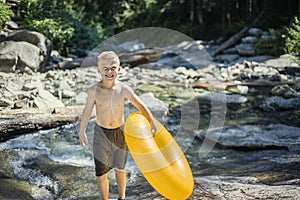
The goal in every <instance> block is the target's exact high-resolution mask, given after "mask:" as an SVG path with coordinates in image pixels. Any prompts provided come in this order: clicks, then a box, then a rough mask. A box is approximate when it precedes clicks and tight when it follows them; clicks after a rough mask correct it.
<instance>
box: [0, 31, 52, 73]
mask: <svg viewBox="0 0 300 200" xmlns="http://www.w3.org/2000/svg"><path fill="white" fill-rule="evenodd" d="M4 41H13V42H27V43H30V44H32V45H33V46H35V47H37V48H38V49H39V54H38V55H39V56H40V57H41V58H40V60H41V62H40V64H39V65H38V66H35V67H34V68H38V69H37V70H39V68H40V67H44V66H46V64H47V62H48V61H49V58H50V53H51V51H52V49H53V45H52V42H51V41H50V40H49V39H48V38H47V37H46V36H45V35H43V34H41V33H38V32H35V31H28V30H18V31H14V32H10V33H7V34H0V43H2V42H4ZM0 63H1V62H0ZM0 66H2V65H1V64H0ZM29 67H30V66H29ZM0 68H1V67H0ZM30 68H31V67H30Z"/></svg>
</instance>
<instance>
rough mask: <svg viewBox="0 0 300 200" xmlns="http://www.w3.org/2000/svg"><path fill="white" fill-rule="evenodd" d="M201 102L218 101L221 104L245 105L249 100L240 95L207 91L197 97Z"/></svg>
mask: <svg viewBox="0 0 300 200" xmlns="http://www.w3.org/2000/svg"><path fill="white" fill-rule="evenodd" d="M197 99H198V100H200V101H216V102H221V103H245V102H247V98H246V97H244V96H242V95H239V94H227V95H226V94H223V93H217V92H210V91H205V92H203V93H200V94H198V95H197Z"/></svg>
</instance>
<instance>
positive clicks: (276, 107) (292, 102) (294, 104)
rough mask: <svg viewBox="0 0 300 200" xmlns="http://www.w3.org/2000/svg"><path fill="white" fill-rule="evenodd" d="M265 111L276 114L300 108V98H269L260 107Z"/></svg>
mask: <svg viewBox="0 0 300 200" xmlns="http://www.w3.org/2000/svg"><path fill="white" fill-rule="evenodd" d="M259 108H261V109H262V110H263V111H267V112H275V111H282V110H289V109H295V108H296V109H299V108H300V96H298V97H296V98H290V99H285V98H282V97H269V98H267V99H266V100H265V101H264V102H263V103H262V104H261V105H260V106H259Z"/></svg>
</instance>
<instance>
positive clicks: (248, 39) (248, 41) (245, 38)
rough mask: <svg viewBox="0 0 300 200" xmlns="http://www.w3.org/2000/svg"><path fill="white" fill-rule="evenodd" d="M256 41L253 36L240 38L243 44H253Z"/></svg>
mask: <svg viewBox="0 0 300 200" xmlns="http://www.w3.org/2000/svg"><path fill="white" fill-rule="evenodd" d="M256 41H257V37H255V36H247V37H244V38H242V42H243V43H250V44H254V43H255V42H256Z"/></svg>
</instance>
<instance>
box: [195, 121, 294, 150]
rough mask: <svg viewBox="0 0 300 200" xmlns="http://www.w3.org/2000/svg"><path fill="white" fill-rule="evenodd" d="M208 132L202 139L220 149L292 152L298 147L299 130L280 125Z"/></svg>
mask: <svg viewBox="0 0 300 200" xmlns="http://www.w3.org/2000/svg"><path fill="white" fill-rule="evenodd" d="M219 131H220V130H219V129H215V130H210V131H209V132H207V134H205V135H202V136H201V135H200V136H199V137H200V139H203V137H205V138H207V139H210V140H211V141H214V142H215V144H216V145H217V146H219V147H221V148H230V149H236V150H247V151H250V150H251V151H254V150H266V149H273V150H275V149H282V150H289V151H294V150H297V149H295V148H298V147H297V146H299V145H300V140H299V138H300V129H299V128H297V127H293V126H287V125H282V124H274V125H266V126H263V125H243V126H233V127H232V126H227V127H223V128H222V133H221V134H220V132H219Z"/></svg>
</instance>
